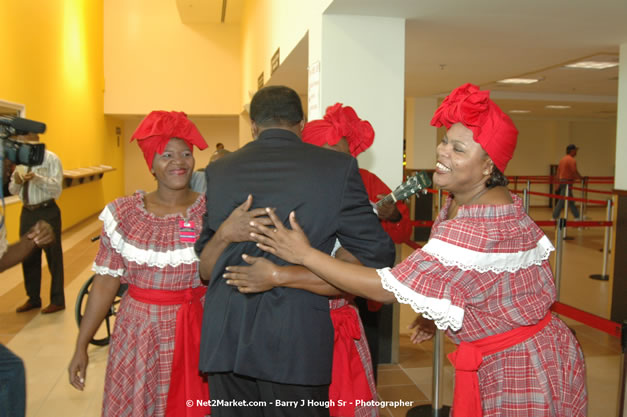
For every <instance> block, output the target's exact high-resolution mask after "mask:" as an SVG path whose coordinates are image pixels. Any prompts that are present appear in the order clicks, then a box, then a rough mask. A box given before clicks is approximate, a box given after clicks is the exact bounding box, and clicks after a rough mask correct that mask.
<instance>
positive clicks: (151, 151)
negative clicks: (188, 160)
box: [131, 110, 207, 170]
mask: <svg viewBox="0 0 627 417" xmlns="http://www.w3.org/2000/svg"><path fill="white" fill-rule="evenodd" d="M172 138H178V139H181V140H183V141H184V142H185V143H186V144H187V146H188V147H189V150H190V151H193V150H194V149H193V146H194V145H196V147H198V149H201V150H202V149H205V148H206V147H207V142H205V139H204V138H203V137H202V135H201V134H200V132H199V131H198V129H197V128H196V125H194V123H192V122H191V121H190V120H189V119H188V118H187V115H186V114H185V113H183V112H179V111H163V110H155V111H152V112H150V113H149V114H148V116H146V117H145V118H144V120H142V121H141V123H140V124H139V126H138V127H137V129H136V130H135V132H134V133H133V135H132V136H131V142H132V141H133V139H136V140H137V144H138V145H139V147H140V149H141V150H142V152H143V153H144V159H146V163H147V164H148V169H150V170H152V161H153V160H154V159H155V153H158V154H162V153H163V151H164V150H165V147H166V145H167V144H168V142H169V141H170V139H172Z"/></svg>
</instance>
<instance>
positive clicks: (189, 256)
mask: <svg viewBox="0 0 627 417" xmlns="http://www.w3.org/2000/svg"><path fill="white" fill-rule="evenodd" d="M98 218H99V219H100V220H102V222H103V227H104V231H105V233H106V234H107V236H108V237H109V241H110V242H111V247H112V248H113V249H114V250H115V251H116V252H118V253H119V254H120V255H122V257H123V258H125V259H127V260H128V261H131V262H135V263H136V264H138V265H146V266H151V267H154V266H156V267H158V268H163V267H165V266H168V265H169V266H179V265H181V264H192V263H194V262H197V261H198V257H197V256H196V251H194V247H193V246H189V247H186V248H180V249H175V250H170V251H165V252H157V251H154V250H151V249H142V248H137V247H135V246H133V245H131V244H129V243H128V242H126V241H124V238H123V237H122V235H121V234H120V233H118V231H117V226H118V223H117V221H116V220H115V218H114V217H113V214H112V213H111V212H110V211H109V207H105V209H104V210H103V211H102V213H100V216H99V217H98Z"/></svg>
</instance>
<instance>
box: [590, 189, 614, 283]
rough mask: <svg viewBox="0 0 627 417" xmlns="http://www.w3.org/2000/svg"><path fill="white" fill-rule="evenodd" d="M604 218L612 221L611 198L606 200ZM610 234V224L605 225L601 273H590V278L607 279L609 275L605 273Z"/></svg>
mask: <svg viewBox="0 0 627 417" xmlns="http://www.w3.org/2000/svg"><path fill="white" fill-rule="evenodd" d="M605 220H606V221H608V222H611V221H612V200H607V215H606V216H605ZM611 235H612V226H605V237H604V239H603V272H601V275H599V274H592V275H590V278H592V279H598V280H599V281H609V279H610V276H609V275H608V273H607V262H608V257H609V254H610V236H611Z"/></svg>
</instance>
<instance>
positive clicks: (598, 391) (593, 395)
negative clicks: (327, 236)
mask: <svg viewBox="0 0 627 417" xmlns="http://www.w3.org/2000/svg"><path fill="white" fill-rule="evenodd" d="M532 216H533V217H534V218H535V219H542V220H544V219H548V218H549V216H550V214H549V211H548V209H541V208H540V209H533V208H532ZM588 216H589V217H590V218H591V219H595V220H602V219H603V218H604V216H605V214H604V210H603V209H598V210H595V209H590V210H589V211H588ZM99 229H100V223H99V222H98V220H97V219H95V218H92V219H90V220H88V221H85V222H84V223H83V224H81V225H79V226H78V227H75V228H73V229H72V230H70V231H68V232H66V233H64V237H63V246H64V253H65V264H66V299H67V307H68V308H67V309H66V310H65V311H63V312H60V313H55V314H52V315H49V316H44V315H41V314H39V313H38V311H33V312H28V313H23V314H16V313H15V308H16V307H17V306H18V305H20V304H21V303H23V302H24V300H25V297H24V289H23V285H22V278H21V269H20V267H19V266H18V267H15V268H12V269H11V270H8V271H5V272H4V273H3V274H2V276H1V277H0V342H2V343H4V344H6V345H7V346H8V347H9V348H10V349H11V350H13V351H14V352H16V353H17V354H18V355H19V356H20V357H22V359H23V360H24V362H25V364H26V369H27V384H28V387H27V401H28V405H27V408H28V409H27V415H28V416H29V417H55V416H63V417H66V416H85V417H95V416H98V415H100V407H101V401H102V390H103V378H104V369H105V364H106V354H107V348H106V347H96V346H92V347H90V350H89V355H90V364H89V368H88V374H87V384H86V390H85V391H84V392H79V391H76V390H75V389H73V388H72V387H71V386H70V385H69V383H68V376H67V370H66V367H67V364H68V362H69V360H70V356H71V354H72V351H73V347H74V342H75V337H76V334H77V326H76V323H75V319H74V301H75V299H76V294H77V293H78V291H79V289H80V287H81V285H82V284H83V283H84V282H85V281H86V280H87V279H88V278H89V276H90V275H91V271H90V266H91V262H92V260H93V258H94V256H95V253H96V249H97V244H94V243H91V242H90V240H89V239H90V237H92V236H94V235H96V234H98V232H99ZM546 233H547V235H548V236H549V238H551V239H553V237H554V233H553V230H551V229H548V230H546ZM568 234H569V236H572V237H573V238H574V239H572V240H568V241H566V244H565V252H564V260H563V270H564V273H563V277H562V284H561V301H562V302H564V303H566V304H569V305H573V306H575V307H578V308H581V309H583V310H586V311H589V312H591V313H594V314H597V315H599V316H602V317H607V316H608V312H607V302H608V296H609V290H610V288H609V284H608V283H607V282H604V281H596V280H591V279H589V278H588V276H589V275H590V274H595V273H597V274H598V273H600V272H601V268H602V256H601V252H600V249H601V248H602V245H603V231H602V229H594V228H590V229H584V230H575V229H573V230H569V231H568ZM408 253H409V250H407V253H404V254H405V255H407V254H408ZM48 291H49V275H48V272H47V271H45V272H44V278H43V283H42V295H44V297H43V301H44V303H46V302H47V301H48V299H47V293H48ZM565 320H566V321H567V323H568V324H569V326H570V327H571V328H572V329H573V330H575V331H576V334H577V338H578V339H579V342H580V343H581V345H582V347H583V350H584V354H585V357H586V365H587V377H588V390H589V394H590V404H589V405H590V407H589V416H591V417H613V416H615V415H616V398H617V394H618V392H617V391H618V389H617V383H618V367H619V361H620V345H619V341H618V340H617V339H616V338H613V337H611V336H609V335H606V334H604V333H601V332H599V331H597V330H594V329H591V328H589V327H587V326H585V325H582V324H579V323H577V322H574V321H571V320H568V319H565ZM444 346H445V352H447V353H448V352H450V351H452V350H453V349H454V346H453V345H452V344H451V343H450V342H448V341H446V340H445V345H444ZM432 357H433V356H432V343H431V342H425V343H422V344H420V345H412V344H411V343H409V340H408V338H407V336H404V335H401V343H400V352H399V358H400V360H399V363H398V364H393V365H382V366H381V367H380V370H379V382H378V392H379V397H380V399H381V400H385V401H394V400H402V401H404V402H405V404H407V403H411V405H410V406H402V407H386V408H384V409H382V410H381V416H384V417H400V416H405V415H406V413H407V410H408V409H410V408H411V407H413V406H418V405H426V404H430V397H431V374H432V373H431V363H432ZM444 364H445V365H444V371H443V383H442V392H441V396H442V398H443V401H444V404H450V403H451V399H452V386H453V385H452V382H453V372H452V368H451V367H450V365H449V364H448V361H445V362H444ZM0 411H1V410H0ZM0 414H1V412H0Z"/></svg>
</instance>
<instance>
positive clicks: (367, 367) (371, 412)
mask: <svg viewBox="0 0 627 417" xmlns="http://www.w3.org/2000/svg"><path fill="white" fill-rule="evenodd" d="M353 298H354V296H349V295H346V296H343V297H333V298H329V308H331V309H336V308H341V307H344V306H345V305H350V306H351V307H352V308H354V309H355V311H356V312H357V320H359V329H360V330H361V337H360V338H359V339H356V340H355V346H356V347H357V352H358V353H359V358H360V359H361V363H362V364H363V366H364V371H365V372H366V378H367V379H368V386H369V387H370V392H371V393H372V398H373V400H375V401H376V400H378V397H377V387H376V385H375V382H374V371H373V369H372V360H371V359H370V349H369V348H368V340H367V339H366V333H365V331H364V325H363V324H362V322H361V318H359V310H358V309H357V306H355V305H354V304H353V302H352V300H353ZM334 360H335V358H334ZM331 384H333V381H331ZM331 417H342V416H336V415H333V414H332V415H331ZM355 417H379V407H377V406H372V405H370V406H368V405H359V406H357V407H355Z"/></svg>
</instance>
